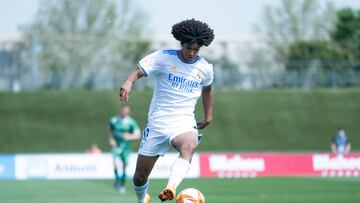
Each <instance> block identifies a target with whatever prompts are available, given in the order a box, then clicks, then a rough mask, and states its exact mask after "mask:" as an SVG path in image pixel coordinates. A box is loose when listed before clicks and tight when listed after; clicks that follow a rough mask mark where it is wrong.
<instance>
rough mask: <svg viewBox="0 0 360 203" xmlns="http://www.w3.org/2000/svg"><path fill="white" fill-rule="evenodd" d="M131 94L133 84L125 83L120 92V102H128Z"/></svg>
mask: <svg viewBox="0 0 360 203" xmlns="http://www.w3.org/2000/svg"><path fill="white" fill-rule="evenodd" d="M130 92H131V84H130V85H129V83H127V82H125V83H124V84H123V85H122V86H121V87H120V91H119V96H120V101H122V102H128V100H129V96H130Z"/></svg>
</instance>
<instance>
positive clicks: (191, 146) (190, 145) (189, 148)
mask: <svg viewBox="0 0 360 203" xmlns="http://www.w3.org/2000/svg"><path fill="white" fill-rule="evenodd" d="M197 145H198V144H197V142H195V141H189V142H187V143H185V144H183V145H182V146H181V147H180V153H181V154H184V155H192V154H194V152H195V149H196V147H197Z"/></svg>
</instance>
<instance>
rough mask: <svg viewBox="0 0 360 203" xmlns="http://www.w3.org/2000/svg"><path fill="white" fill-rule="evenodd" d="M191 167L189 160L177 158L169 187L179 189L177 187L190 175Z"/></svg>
mask: <svg viewBox="0 0 360 203" xmlns="http://www.w3.org/2000/svg"><path fill="white" fill-rule="evenodd" d="M190 166H191V164H190V162H189V161H188V160H185V159H182V158H177V159H176V160H175V162H174V163H173V165H172V167H171V173H170V178H169V181H168V185H171V186H174V187H175V188H177V186H178V185H179V184H180V183H181V181H182V180H183V179H184V178H185V175H186V174H187V173H188V171H189V169H190Z"/></svg>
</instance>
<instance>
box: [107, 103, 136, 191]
mask: <svg viewBox="0 0 360 203" xmlns="http://www.w3.org/2000/svg"><path fill="white" fill-rule="evenodd" d="M130 112H131V108H130V106H128V105H124V106H123V107H122V108H121V110H120V112H119V115H117V116H114V117H112V118H111V119H110V121H109V133H108V140H109V143H110V145H111V147H112V154H113V163H114V174H115V189H116V190H117V191H119V192H120V193H124V192H125V187H124V184H125V179H126V166H127V162H128V158H129V155H130V153H131V141H132V140H138V139H139V138H140V129H139V127H138V125H137V123H136V121H135V120H134V119H133V118H131V117H130V116H129V114H130ZM120 161H121V162H122V174H121V175H120V174H119V166H120Z"/></svg>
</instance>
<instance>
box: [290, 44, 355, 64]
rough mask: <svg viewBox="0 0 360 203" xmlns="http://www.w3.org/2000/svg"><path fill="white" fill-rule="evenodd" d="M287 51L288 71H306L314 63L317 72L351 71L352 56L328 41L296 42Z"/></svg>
mask: <svg viewBox="0 0 360 203" xmlns="http://www.w3.org/2000/svg"><path fill="white" fill-rule="evenodd" d="M289 50H290V51H289V54H288V57H287V62H286V69H287V70H289V71H307V70H308V69H309V67H311V66H312V63H314V61H316V62H317V65H318V67H316V68H317V71H349V70H352V66H351V63H350V61H351V59H353V56H352V54H351V53H350V52H348V51H346V50H344V49H343V48H342V47H340V46H339V45H338V44H336V43H334V42H331V41H329V40H309V41H297V42H294V43H293V44H291V45H290V48H289Z"/></svg>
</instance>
